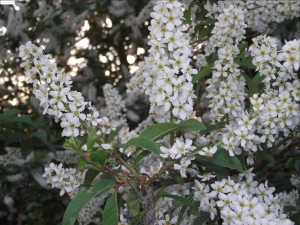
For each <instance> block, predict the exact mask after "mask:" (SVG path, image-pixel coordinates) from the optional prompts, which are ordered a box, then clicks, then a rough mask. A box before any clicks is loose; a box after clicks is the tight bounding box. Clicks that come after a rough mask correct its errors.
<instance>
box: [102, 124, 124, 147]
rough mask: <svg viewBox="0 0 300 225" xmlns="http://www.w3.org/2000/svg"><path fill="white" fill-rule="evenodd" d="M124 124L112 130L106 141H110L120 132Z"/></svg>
mask: <svg viewBox="0 0 300 225" xmlns="http://www.w3.org/2000/svg"><path fill="white" fill-rule="evenodd" d="M122 127H123V125H122V126H118V127H117V128H116V129H115V130H113V131H111V132H110V133H109V135H108V137H107V140H106V143H110V142H111V141H112V140H113V139H114V137H115V136H116V135H117V134H118V133H119V131H120V130H121V129H122Z"/></svg>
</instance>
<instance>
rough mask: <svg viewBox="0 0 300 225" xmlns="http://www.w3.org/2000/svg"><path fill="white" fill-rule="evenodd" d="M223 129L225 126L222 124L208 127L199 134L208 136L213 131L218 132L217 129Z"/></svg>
mask: <svg viewBox="0 0 300 225" xmlns="http://www.w3.org/2000/svg"><path fill="white" fill-rule="evenodd" d="M224 127H225V126H224V125H223V124H220V123H217V124H213V125H209V126H207V127H206V128H205V129H204V130H201V131H200V134H201V135H204V134H208V133H211V132H212V131H214V130H218V129H221V128H224Z"/></svg>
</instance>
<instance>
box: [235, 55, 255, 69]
mask: <svg viewBox="0 0 300 225" xmlns="http://www.w3.org/2000/svg"><path fill="white" fill-rule="evenodd" d="M252 60H253V58H249V59H245V60H243V61H241V62H236V63H237V64H239V65H241V66H245V67H249V68H251V69H256V66H254V65H253V63H252Z"/></svg>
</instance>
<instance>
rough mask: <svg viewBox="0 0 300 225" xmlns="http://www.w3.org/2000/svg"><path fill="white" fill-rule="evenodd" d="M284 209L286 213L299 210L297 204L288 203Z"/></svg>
mask: <svg viewBox="0 0 300 225" xmlns="http://www.w3.org/2000/svg"><path fill="white" fill-rule="evenodd" d="M283 211H284V212H285V213H289V212H293V211H297V208H296V207H295V206H291V205H286V206H284V207H283Z"/></svg>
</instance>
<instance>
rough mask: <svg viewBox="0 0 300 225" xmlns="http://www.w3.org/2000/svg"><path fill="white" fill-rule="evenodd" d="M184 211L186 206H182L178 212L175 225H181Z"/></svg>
mask: <svg viewBox="0 0 300 225" xmlns="http://www.w3.org/2000/svg"><path fill="white" fill-rule="evenodd" d="M186 209H187V205H184V206H182V207H181V210H180V211H179V214H178V218H177V223H176V225H180V224H181V222H182V219H183V214H184V213H185V211H186Z"/></svg>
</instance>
